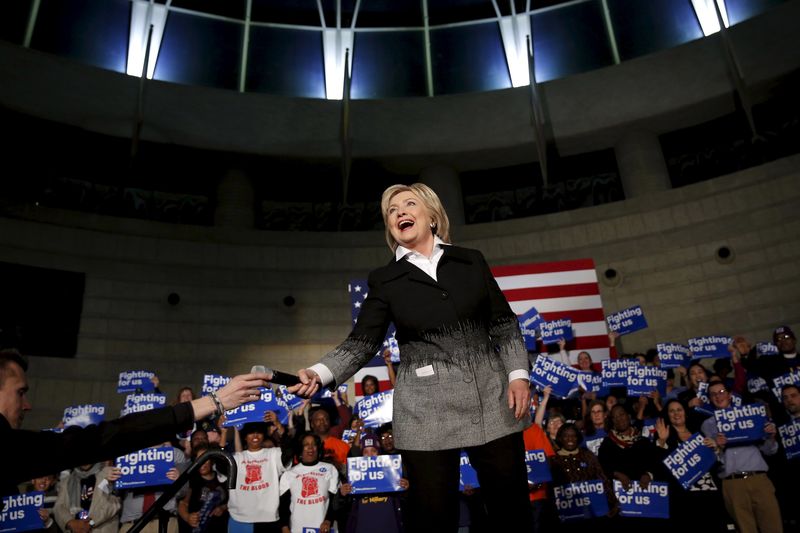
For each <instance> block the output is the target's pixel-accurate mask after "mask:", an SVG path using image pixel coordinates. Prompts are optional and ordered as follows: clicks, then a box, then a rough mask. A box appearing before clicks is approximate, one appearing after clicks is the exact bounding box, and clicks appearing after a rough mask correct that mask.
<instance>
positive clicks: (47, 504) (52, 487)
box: [23, 474, 61, 533]
mask: <svg viewBox="0 0 800 533" xmlns="http://www.w3.org/2000/svg"><path fill="white" fill-rule="evenodd" d="M57 481H58V476H56V475H55V474H48V475H46V476H41V477H37V478H34V479H32V480H31V482H30V484H28V485H27V486H26V487H25V489H24V490H23V492H43V493H44V503H43V504H42V508H41V509H39V518H41V519H42V528H41V529H38V530H35V531H40V532H42V533H59V532H60V531H61V529H59V527H58V524H56V521H55V519H54V518H53V508H54V507H55V505H56V501H57V500H58V492H57V490H56V482H57Z"/></svg>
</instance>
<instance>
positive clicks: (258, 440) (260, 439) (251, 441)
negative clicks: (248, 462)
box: [247, 431, 264, 451]
mask: <svg viewBox="0 0 800 533" xmlns="http://www.w3.org/2000/svg"><path fill="white" fill-rule="evenodd" d="M263 447H264V434H263V433H261V432H260V431H252V432H250V433H248V434H247V449H248V450H250V451H257V450H260V449H261V448H263Z"/></svg>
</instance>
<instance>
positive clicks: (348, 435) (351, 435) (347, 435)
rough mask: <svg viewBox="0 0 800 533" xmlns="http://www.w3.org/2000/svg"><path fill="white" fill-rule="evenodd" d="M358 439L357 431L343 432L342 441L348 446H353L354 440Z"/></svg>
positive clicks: (348, 430) (347, 430) (346, 430)
mask: <svg viewBox="0 0 800 533" xmlns="http://www.w3.org/2000/svg"><path fill="white" fill-rule="evenodd" d="M355 438H356V431H355V430H354V429H345V430H344V431H342V440H343V441H345V442H346V443H347V444H353V440H354V439H355Z"/></svg>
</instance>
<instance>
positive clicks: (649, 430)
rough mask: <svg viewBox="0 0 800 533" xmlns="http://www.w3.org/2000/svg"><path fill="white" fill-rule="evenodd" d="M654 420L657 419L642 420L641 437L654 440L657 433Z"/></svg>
mask: <svg viewBox="0 0 800 533" xmlns="http://www.w3.org/2000/svg"><path fill="white" fill-rule="evenodd" d="M656 420H658V418H645V419H644V420H642V437H644V438H646V439H650V440H656V437H657V436H658V432H657V431H656Z"/></svg>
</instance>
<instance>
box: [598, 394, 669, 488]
mask: <svg viewBox="0 0 800 533" xmlns="http://www.w3.org/2000/svg"><path fill="white" fill-rule="evenodd" d="M609 417H610V418H611V430H610V431H609V433H608V436H607V437H606V438H605V439H603V442H602V443H601V444H600V449H599V450H598V458H599V459H600V464H602V465H603V470H604V471H605V473H606V476H608V477H609V478H611V479H616V480H618V481H619V482H620V483H621V484H622V486H623V487H624V488H625V489H628V487H630V484H631V481H632V480H633V481H638V482H639V484H640V485H641V486H642V487H645V488H646V487H647V486H648V485H649V484H650V482H651V481H653V479H654V478H655V476H656V475H657V474H660V473H661V470H660V466H659V462H660V460H661V455H662V454H659V453H658V450H657V448H656V447H655V445H654V444H653V442H652V441H650V440H649V439H646V438H644V437H642V434H641V432H640V431H637V429H636V428H635V427H634V426H633V424H632V417H631V415H630V413H629V412H628V409H627V408H626V407H625V406H624V405H622V404H617V405H615V406H614V407H612V408H611V412H610V414H609Z"/></svg>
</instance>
